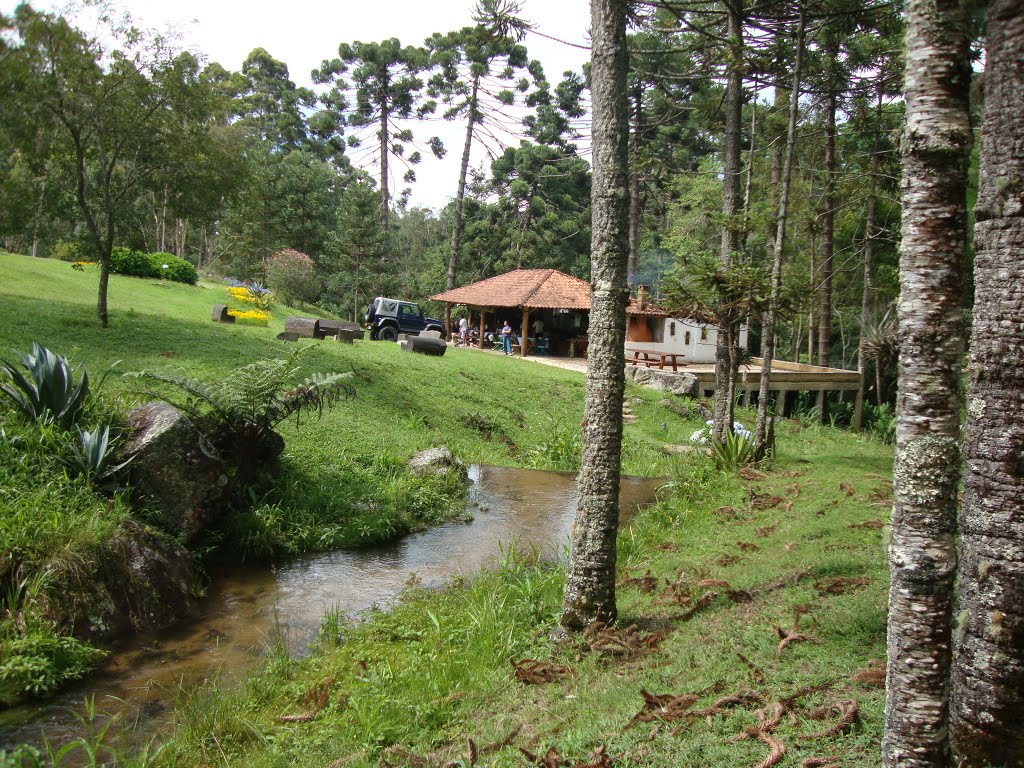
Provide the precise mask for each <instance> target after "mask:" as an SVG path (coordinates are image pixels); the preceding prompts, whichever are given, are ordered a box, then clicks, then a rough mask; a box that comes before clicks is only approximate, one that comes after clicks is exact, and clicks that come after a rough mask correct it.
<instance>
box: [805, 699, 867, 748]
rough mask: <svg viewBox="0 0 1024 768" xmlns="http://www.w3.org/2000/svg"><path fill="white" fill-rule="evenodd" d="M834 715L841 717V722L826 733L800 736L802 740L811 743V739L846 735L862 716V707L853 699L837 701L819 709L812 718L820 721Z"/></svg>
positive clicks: (812, 714) (825, 731)
mask: <svg viewBox="0 0 1024 768" xmlns="http://www.w3.org/2000/svg"><path fill="white" fill-rule="evenodd" d="M833 714H834V715H838V716H839V720H838V721H836V722H835V723H834V724H833V725H831V726H829V727H828V728H826V729H825V730H824V731H818V732H817V733H808V734H805V735H803V736H800V737H799V738H800V740H801V741H810V740H811V739H827V738H829V737H830V736H835V735H836V734H840V733H846V732H847V731H849V730H850V729H851V728H852V727H853V725H854V723H856V722H857V718H858V717H859V716H860V705H859V704H858V703H857V702H856V701H854V700H853V699H843V700H842V701H837V702H836V703H835V704H827V705H825V706H824V707H819V708H818V709H817V710H815V711H814V712H813V713H811V717H813V718H815V719H819V718H821V717H827V716H829V715H833Z"/></svg>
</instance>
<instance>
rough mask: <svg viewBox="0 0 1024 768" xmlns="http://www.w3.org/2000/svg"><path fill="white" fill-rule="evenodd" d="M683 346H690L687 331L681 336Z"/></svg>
mask: <svg viewBox="0 0 1024 768" xmlns="http://www.w3.org/2000/svg"><path fill="white" fill-rule="evenodd" d="M683 344H684V345H686V346H687V347H688V346H690V332H689V331H687V332H686V333H685V334H684V335H683Z"/></svg>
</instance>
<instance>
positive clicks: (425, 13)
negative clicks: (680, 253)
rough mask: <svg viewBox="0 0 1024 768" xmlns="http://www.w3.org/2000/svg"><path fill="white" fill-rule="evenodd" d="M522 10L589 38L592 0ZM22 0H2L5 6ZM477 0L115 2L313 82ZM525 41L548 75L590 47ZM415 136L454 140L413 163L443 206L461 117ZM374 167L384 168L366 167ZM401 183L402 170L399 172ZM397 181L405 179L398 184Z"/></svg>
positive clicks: (463, 16) (439, 24) (431, 199)
mask: <svg viewBox="0 0 1024 768" xmlns="http://www.w3.org/2000/svg"><path fill="white" fill-rule="evenodd" d="M32 4H33V5H34V6H35V7H36V8H39V9H46V10H55V9H58V8H60V7H61V6H63V5H64V3H63V2H50V1H49V0H36V2H34V3H32ZM521 4H522V12H521V15H522V16H523V17H525V18H526V19H527V20H528V21H530V22H531V23H532V24H533V25H534V26H535V28H536V30H537V32H538V33H542V34H543V35H548V36H550V37H553V38H558V39H559V40H562V41H566V43H573V44H576V45H578V46H586V45H587V44H588V42H589V40H588V37H587V29H588V27H589V23H590V4H589V2H588V0H521ZM16 5H18V3H17V2H14V1H13V0H0V12H3V13H5V14H6V13H10V12H11V11H12V10H13V9H14V7H15V6H16ZM472 5H473V0H336V1H335V2H326V1H325V0H286V2H280V0H274V1H273V2H271V1H270V0H248V1H247V2H240V1H239V0H231V1H230V2H226V1H225V0H172V1H171V2H167V0H117V1H116V2H115V6H116V7H119V8H122V9H124V10H126V11H127V12H129V13H130V14H131V15H132V16H133V18H134V19H135V21H136V23H137V24H138V25H139V26H141V27H147V28H156V29H161V30H162V29H167V28H174V29H176V30H177V31H178V33H179V34H180V36H181V37H180V40H181V47H183V48H186V49H189V50H192V51H194V52H198V53H202V54H205V56H206V57H207V58H208V59H209V61H215V62H218V63H220V64H221V65H222V66H224V67H225V68H227V69H229V70H238V69H240V68H241V65H242V62H243V61H244V59H245V57H246V56H247V55H248V54H249V52H250V51H251V50H253V49H254V48H265V49H266V50H267V51H268V52H269V53H270V55H271V56H273V57H274V58H276V59H279V60H280V61H283V62H285V64H287V65H288V70H289V75H290V77H291V79H292V80H294V81H295V82H296V83H297V84H299V85H304V86H309V85H311V84H312V83H311V80H310V77H309V74H310V71H311V70H312V69H314V68H315V67H319V66H320V63H321V61H323V60H324V59H327V58H331V57H333V56H335V55H337V50H338V44H339V43H341V42H353V41H356V40H359V41H362V42H372V41H377V40H383V39H387V38H391V37H397V38H398V39H399V40H401V42H402V43H403V44H404V45H413V44H416V45H419V44H422V42H423V40H424V39H425V38H426V37H427V36H428V35H430V34H431V33H432V32H448V31H451V30H454V29H458V28H460V27H463V26H467V25H469V24H471V23H472V20H471V19H470V12H471V9H472ZM525 44H526V46H527V48H528V50H529V53H530V57H531V58H534V59H539V60H540V61H541V63H542V64H543V65H544V72H545V74H546V76H547V78H548V80H549V81H551V82H552V84H554V83H557V82H558V80H560V79H561V73H562V72H563V71H564V70H566V69H572V70H576V71H578V70H579V69H580V68H581V67H582V65H583V63H584V62H586V61H587V60H588V59H589V52H588V51H587V50H581V48H578V47H574V46H572V45H567V44H565V43H560V42H556V41H554V40H551V39H549V38H548V37H544V36H542V35H541V34H536V33H531V34H529V35H528V36H527V38H526V40H525ZM414 131H415V132H416V135H417V138H418V139H419V138H423V139H425V138H427V137H428V136H429V135H435V134H436V135H439V136H440V137H441V139H442V140H443V141H444V143H445V146H446V147H447V149H448V154H447V155H446V157H445V159H444V160H440V161H439V160H436V159H435V158H433V157H432V156H431V155H430V154H429V152H426V153H424V160H423V162H422V163H421V164H420V165H418V166H417V167H416V174H417V177H418V180H417V182H416V183H415V184H414V185H413V186H412V190H413V192H412V198H411V204H412V205H420V206H425V207H429V208H435V209H436V208H440V207H441V206H443V205H444V204H445V203H446V202H448V201H449V200H450V199H451V198H452V197H454V194H455V188H456V185H457V183H458V172H459V168H458V166H459V159H460V155H461V152H462V144H463V140H464V136H465V126H464V124H460V123H444V122H441V121H438V122H434V123H431V124H430V125H429V126H422V127H416V126H414ZM483 160H485V156H484V154H483V152H482V150H479V149H478V150H477V151H476V153H475V154H474V155H473V156H472V163H473V165H474V166H476V165H479V164H480V162H482V161H483ZM366 170H367V171H368V172H370V173H371V174H373V175H374V176H376V175H377V173H378V170H377V168H376V167H375V166H374V167H367V169H366ZM399 182H400V179H399ZM399 186H401V185H400V184H399Z"/></svg>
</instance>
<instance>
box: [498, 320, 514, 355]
mask: <svg viewBox="0 0 1024 768" xmlns="http://www.w3.org/2000/svg"><path fill="white" fill-rule="evenodd" d="M503 322H504V324H503V325H502V326H501V350H502V352H504V353H505V354H506V355H511V354H512V326H511V325H509V324H508V320H505V321H503Z"/></svg>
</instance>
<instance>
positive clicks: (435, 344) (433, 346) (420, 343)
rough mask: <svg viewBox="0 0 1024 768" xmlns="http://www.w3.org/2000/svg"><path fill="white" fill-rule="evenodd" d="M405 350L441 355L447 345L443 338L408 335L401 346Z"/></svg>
mask: <svg viewBox="0 0 1024 768" xmlns="http://www.w3.org/2000/svg"><path fill="white" fill-rule="evenodd" d="M402 349H404V350H405V351H406V352H419V353H420V354H424V355H438V356H440V355H443V354H444V353H445V352H446V351H447V349H448V345H447V344H446V343H445V341H444V339H435V338H432V337H430V336H410V337H409V338H408V339H406V341H405V343H404V344H403V346H402Z"/></svg>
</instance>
